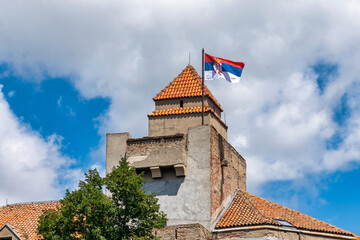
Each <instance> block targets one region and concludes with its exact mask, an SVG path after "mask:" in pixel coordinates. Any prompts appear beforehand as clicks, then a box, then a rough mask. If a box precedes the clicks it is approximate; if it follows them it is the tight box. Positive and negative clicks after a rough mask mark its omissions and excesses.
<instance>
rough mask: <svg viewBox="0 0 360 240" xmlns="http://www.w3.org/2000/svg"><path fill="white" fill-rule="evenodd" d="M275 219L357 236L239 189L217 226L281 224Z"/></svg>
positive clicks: (315, 229)
mask: <svg viewBox="0 0 360 240" xmlns="http://www.w3.org/2000/svg"><path fill="white" fill-rule="evenodd" d="M274 219H281V220H285V221H287V222H289V223H290V224H292V225H294V227H296V228H297V229H302V230H310V231H316V232H325V233H335V234H343V235H349V236H355V235H354V234H353V233H351V232H349V231H347V230H343V229H341V228H338V227H336V226H333V225H331V224H329V223H326V222H324V221H321V220H319V219H316V218H313V217H311V216H309V215H306V214H304V213H301V212H299V211H296V210H294V209H290V208H287V207H285V206H282V205H280V204H277V203H274V202H271V201H269V200H266V199H264V198H261V197H258V196H256V195H254V194H251V193H249V192H246V191H241V190H239V191H238V193H237V196H236V197H235V198H234V199H233V201H232V203H231V204H230V206H229V207H228V209H226V211H225V212H224V214H223V215H222V216H221V218H220V220H219V222H218V223H217V224H216V227H215V228H217V229H221V228H234V227H243V226H251V225H265V224H266V225H275V226H281V224H280V223H278V222H276V221H275V220H274Z"/></svg>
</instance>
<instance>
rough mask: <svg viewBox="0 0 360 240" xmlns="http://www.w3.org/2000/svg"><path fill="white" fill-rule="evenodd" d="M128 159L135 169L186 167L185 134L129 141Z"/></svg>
mask: <svg viewBox="0 0 360 240" xmlns="http://www.w3.org/2000/svg"><path fill="white" fill-rule="evenodd" d="M126 158H127V160H128V161H129V163H130V164H131V166H133V167H135V168H148V167H155V166H156V167H164V166H173V165H176V164H184V165H185V166H186V137H185V135H184V134H178V135H171V136H161V137H145V138H138V139H128V140H127V151H126Z"/></svg>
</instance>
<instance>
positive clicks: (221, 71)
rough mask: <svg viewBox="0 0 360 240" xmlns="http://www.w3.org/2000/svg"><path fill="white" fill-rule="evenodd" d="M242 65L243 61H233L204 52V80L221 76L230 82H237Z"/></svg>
mask: <svg viewBox="0 0 360 240" xmlns="http://www.w3.org/2000/svg"><path fill="white" fill-rule="evenodd" d="M244 66H245V64H244V63H243V62H234V61H231V60H227V59H223V58H218V57H214V56H211V55H209V54H206V53H205V80H213V79H218V78H223V79H225V80H227V81H229V82H231V83H238V82H239V81H240V77H241V73H242V70H243V68H244Z"/></svg>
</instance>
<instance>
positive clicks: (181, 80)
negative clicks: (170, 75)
mask: <svg viewBox="0 0 360 240" xmlns="http://www.w3.org/2000/svg"><path fill="white" fill-rule="evenodd" d="M201 96H202V80H201V77H200V76H199V74H198V73H197V72H196V70H195V69H194V67H193V66H191V65H190V64H189V65H187V66H186V67H185V69H184V70H182V72H181V73H180V74H179V75H178V76H177V77H176V78H174V79H173V80H172V81H171V82H170V83H169V84H168V85H167V86H166V87H165V88H164V89H162V90H161V91H160V92H159V93H158V94H156V96H155V97H154V98H153V100H154V101H157V100H164V99H173V98H188V97H201ZM204 96H208V97H209V98H210V99H211V100H212V101H213V102H214V103H215V105H216V106H217V107H218V108H219V109H220V111H221V112H222V111H223V109H222V108H221V106H220V104H219V102H218V101H217V100H216V99H215V97H214V96H213V95H212V94H211V92H210V90H209V89H208V88H207V87H206V85H205V84H204Z"/></svg>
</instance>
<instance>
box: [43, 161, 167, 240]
mask: <svg viewBox="0 0 360 240" xmlns="http://www.w3.org/2000/svg"><path fill="white" fill-rule="evenodd" d="M104 185H105V186H106V188H107V189H108V191H109V192H110V193H111V197H108V196H106V195H105V194H104V193H103V191H102V189H103V186H104ZM142 186H143V179H142V174H139V175H137V174H136V171H135V169H134V168H132V167H130V166H129V164H128V162H126V160H125V159H121V161H120V163H119V165H118V166H117V167H114V168H113V170H112V172H111V173H110V174H108V175H107V176H106V177H105V178H101V177H100V175H99V173H98V172H97V170H96V169H95V170H89V172H88V173H86V174H85V181H80V183H79V189H78V190H74V191H72V192H69V191H66V195H65V197H64V199H62V200H60V203H61V208H59V209H57V210H48V211H45V212H44V214H43V215H42V216H41V217H40V220H39V225H38V232H39V234H40V235H42V236H43V237H44V239H54V240H57V239H63V240H72V239H101V240H102V239H107V240H111V239H114V240H115V239H153V238H154V236H153V234H152V229H154V228H162V227H164V225H165V222H166V217H165V214H164V213H163V212H161V211H160V206H159V204H158V203H157V199H156V198H155V195H154V194H153V193H152V194H148V195H147V194H146V192H145V190H143V189H142Z"/></svg>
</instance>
